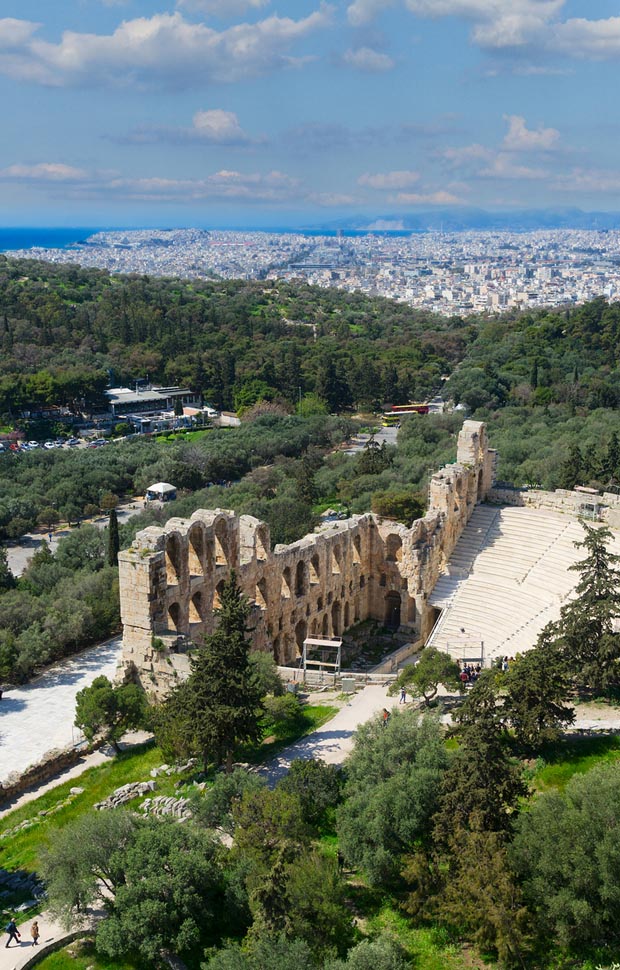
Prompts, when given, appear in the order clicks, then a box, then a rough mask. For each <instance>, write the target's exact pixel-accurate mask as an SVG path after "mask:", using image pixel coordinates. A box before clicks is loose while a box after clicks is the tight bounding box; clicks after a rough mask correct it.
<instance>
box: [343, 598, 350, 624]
mask: <svg viewBox="0 0 620 970" xmlns="http://www.w3.org/2000/svg"><path fill="white" fill-rule="evenodd" d="M343 623H344V629H345V630H348V629H349V627H350V626H351V614H350V609H349V604H348V603H345V604H344V619H343Z"/></svg>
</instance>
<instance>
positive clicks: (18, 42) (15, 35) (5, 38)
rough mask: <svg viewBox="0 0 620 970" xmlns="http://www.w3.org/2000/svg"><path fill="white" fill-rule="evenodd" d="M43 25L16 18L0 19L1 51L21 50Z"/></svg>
mask: <svg viewBox="0 0 620 970" xmlns="http://www.w3.org/2000/svg"><path fill="white" fill-rule="evenodd" d="M40 26H41V24H35V23H33V21H31V20H16V19H15V18H14V17H3V18H0V51H6V50H11V48H20V47H22V46H23V45H24V44H26V43H27V42H28V41H29V40H30V38H31V37H32V35H33V34H34V33H35V32H36V31H37V30H38V29H39V27H40Z"/></svg>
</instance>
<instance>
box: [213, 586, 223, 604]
mask: <svg viewBox="0 0 620 970" xmlns="http://www.w3.org/2000/svg"><path fill="white" fill-rule="evenodd" d="M223 590H224V580H223V579H220V581H219V583H218V584H217V586H216V587H215V589H214V591H213V609H214V610H219V609H220V607H221V605H222V592H223Z"/></svg>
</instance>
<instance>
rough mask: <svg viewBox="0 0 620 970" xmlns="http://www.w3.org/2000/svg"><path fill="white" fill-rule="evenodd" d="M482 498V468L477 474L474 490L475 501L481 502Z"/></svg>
mask: <svg viewBox="0 0 620 970" xmlns="http://www.w3.org/2000/svg"><path fill="white" fill-rule="evenodd" d="M483 498H484V490H483V487H482V468H481V469H480V471H479V472H478V487H477V490H476V501H477V502H482V499H483Z"/></svg>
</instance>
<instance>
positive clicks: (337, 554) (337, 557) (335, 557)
mask: <svg viewBox="0 0 620 970" xmlns="http://www.w3.org/2000/svg"><path fill="white" fill-rule="evenodd" d="M341 562H342V553H341V551H340V546H339V545H338V543H336V545H334V546H332V573H333V574H334V575H339V574H340V566H341Z"/></svg>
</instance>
